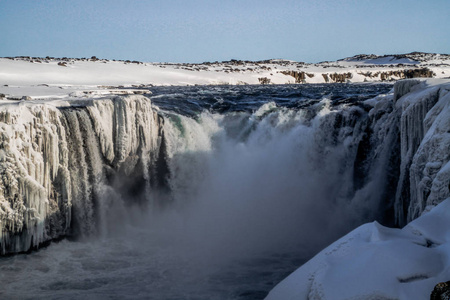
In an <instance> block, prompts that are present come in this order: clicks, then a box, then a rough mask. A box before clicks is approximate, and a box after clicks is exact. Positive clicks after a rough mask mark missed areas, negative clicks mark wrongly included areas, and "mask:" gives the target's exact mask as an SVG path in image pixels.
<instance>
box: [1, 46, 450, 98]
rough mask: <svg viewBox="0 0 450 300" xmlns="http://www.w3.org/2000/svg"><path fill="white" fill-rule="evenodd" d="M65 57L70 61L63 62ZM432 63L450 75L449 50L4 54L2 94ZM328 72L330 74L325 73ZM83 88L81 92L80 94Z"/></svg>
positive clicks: (362, 76) (369, 75) (285, 79)
mask: <svg viewBox="0 0 450 300" xmlns="http://www.w3.org/2000/svg"><path fill="white" fill-rule="evenodd" d="M61 63H64V66H62V65H61ZM425 67H426V68H428V69H430V70H431V71H433V72H434V73H435V77H436V78H445V77H449V76H450V58H449V57H448V56H447V55H441V56H438V55H435V54H429V55H428V56H423V57H422V56H420V55H415V56H414V55H409V56H407V57H400V58H398V57H397V58H396V57H395V56H381V57H377V56H367V57H363V58H361V57H360V58H358V57H357V56H356V57H353V58H348V59H344V60H340V61H337V62H323V63H319V64H305V63H298V62H294V61H286V60H268V61H263V62H240V61H237V62H233V61H232V62H220V63H219V62H217V63H207V64H205V63H204V64H169V63H139V62H136V63H132V62H124V61H109V60H88V59H64V60H63V59H31V58H14V59H8V58H0V94H5V95H7V96H8V97H10V98H11V97H16V98H17V97H19V98H21V97H22V96H30V97H31V98H33V99H42V98H44V99H49V98H50V99H53V98H58V97H64V96H67V95H69V94H71V93H72V94H73V95H78V96H80V95H81V96H82V95H83V94H82V92H83V91H90V92H94V93H95V94H98V93H108V92H107V90H108V89H111V87H117V86H125V87H132V86H133V87H139V86H141V87H145V86H148V85H239V84H260V78H267V79H269V80H270V84H291V83H295V81H296V80H295V78H294V77H293V76H290V75H285V74H283V73H282V72H285V71H295V72H297V73H301V72H304V73H305V74H307V76H304V77H305V79H304V80H303V81H304V82H305V83H325V82H326V78H328V79H329V80H330V82H333V80H332V79H330V78H331V76H332V75H334V74H338V75H339V74H347V76H348V77H347V79H346V81H349V82H377V81H382V80H398V79H401V78H402V76H403V77H404V75H402V72H403V71H404V70H411V69H417V68H425ZM325 75H326V76H325ZM80 93H81V94H80Z"/></svg>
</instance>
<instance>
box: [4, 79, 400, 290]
mask: <svg viewBox="0 0 450 300" xmlns="http://www.w3.org/2000/svg"><path fill="white" fill-rule="evenodd" d="M390 88H391V86H387V85H354V86H352V85H327V86H326V87H325V86H308V85H305V86H292V87H285V86H279V87H276V86H275V87H192V88H181V87H175V88H154V89H153V90H152V91H153V96H152V102H153V105H155V104H156V105H158V106H159V108H158V107H156V106H153V107H152V106H151V104H150V101H148V99H147V98H145V97H142V96H133V97H129V98H120V97H119V98H116V99H104V100H96V101H93V103H90V104H87V105H86V104H82V105H79V106H76V105H72V106H69V107H65V108H59V109H57V108H52V107H40V108H37V110H41V111H43V112H45V113H46V114H48V115H50V116H51V117H47V116H44V115H42V116H41V117H40V119H36V114H35V113H31V116H30V115H28V119H30V120H31V121H30V122H29V123H26V122H25V125H23V127H24V128H23V129H22V127H19V125H14V126H16V127H17V130H18V132H19V134H18V135H17V134H16V137H15V138H14V137H13V136H12V135H11V134H10V133H8V130H6V129H5V128H6V127H5V128H4V132H5V133H4V134H3V136H2V140H3V141H4V143H5V144H6V143H7V144H8V145H12V144H14V143H16V144H17V145H16V146H15V147H16V148H14V149H16V150H11V149H10V148H5V150H4V152H3V154H2V156H1V157H2V160H1V162H2V163H3V164H6V163H8V164H11V166H10V167H9V168H10V169H11V170H13V171H14V172H18V173H20V174H22V175H21V176H23V177H26V176H32V175H30V174H31V173H30V172H31V171H33V172H35V171H34V169H33V170H30V169H32V168H31V166H34V164H35V162H37V163H39V164H42V163H41V161H42V162H43V165H44V166H45V168H42V172H41V173H42V174H41V173H39V174H40V175H38V176H37V179H36V181H37V182H38V183H39V184H42V185H43V186H45V187H46V191H47V192H45V193H44V192H40V193H41V194H38V195H40V196H39V197H41V198H42V197H45V195H53V196H52V197H50V198H51V199H50V205H56V206H58V207H60V209H59V210H57V209H56V208H54V209H52V210H48V211H47V216H48V215H51V216H52V217H50V220H53V221H51V222H49V221H46V220H48V219H49V217H45V214H44V213H42V212H40V213H39V215H38V217H40V218H41V219H40V220H41V221H40V222H38V224H43V225H45V226H42V225H40V226H41V227H39V228H37V227H35V225H34V224H35V223H32V222H31V221H28V222H27V221H23V220H20V219H19V220H17V221H16V222H19V223H20V224H22V226H23V227H24V228H26V229H27V230H30V229H31V228H34V229H33V230H35V231H36V232H37V233H39V232H40V236H41V238H40V239H39V240H38V241H34V242H31V246H33V247H34V246H37V245H38V244H39V243H42V242H43V241H44V240H45V239H46V238H48V237H49V236H51V237H52V238H55V237H58V236H64V235H65V234H72V235H75V237H78V238H81V239H78V240H77V241H67V240H64V241H61V242H59V243H57V244H52V245H51V246H50V247H48V248H47V249H45V250H43V251H39V252H36V253H32V254H29V255H22V256H15V257H9V258H5V259H3V260H0V280H2V282H3V283H4V284H3V285H2V287H1V288H0V295H2V296H5V297H13V298H14V297H20V298H26V297H27V296H29V295H33V297H34V298H35V296H36V295H39V296H38V298H39V297H42V298H46V299H60V298H65V299H67V298H69V299H70V298H73V299H78V298H82V297H83V298H84V297H86V296H90V297H92V298H107V297H111V298H114V297H116V298H120V299H128V298H130V299H148V298H150V299H153V298H154V299H175V298H177V299H179V298H182V299H261V298H263V297H264V296H265V295H266V294H267V292H268V291H269V290H270V289H271V288H272V287H273V286H274V285H275V284H276V283H277V282H278V281H280V280H281V279H282V278H284V277H285V276H286V275H287V274H288V273H289V272H291V271H292V270H293V269H295V268H296V267H297V266H298V265H299V264H301V262H302V261H305V260H306V259H308V258H309V257H311V256H312V255H313V254H314V253H315V252H316V251H318V250H320V249H321V248H322V247H323V246H325V245H327V244H328V243H330V242H331V241H333V240H334V239H336V238H338V237H339V236H341V235H343V234H344V233H346V232H347V231H349V230H351V229H353V228H354V227H355V226H357V225H359V224H361V223H362V222H366V221H371V220H374V219H377V220H379V221H380V222H384V223H386V224H393V223H395V222H396V218H395V216H396V215H398V213H399V212H398V211H397V212H396V211H395V208H396V207H397V206H398V197H399V196H396V189H398V187H397V180H398V177H399V174H400V172H401V168H400V166H401V162H400V160H401V151H402V149H401V147H400V139H401V136H400V131H399V127H400V126H401V122H400V115H399V114H398V113H396V112H395V104H394V102H393V101H392V96H386V95H381V96H379V97H378V98H377V99H376V100H370V101H366V102H364V100H367V99H369V98H372V97H374V96H376V95H377V94H380V93H383V92H387V91H388V90H389V89H390ZM12 111H13V113H12V114H13V115H15V114H18V115H20V114H22V115H21V116H23V114H24V111H25V112H26V113H27V114H28V110H26V109H25V108H21V110H20V109H19V110H18V111H17V110H16V111H15V112H14V110H12ZM0 119H1V120H3V122H5V123H8V122H10V123H11V122H12V123H13V124H15V123H14V122H13V121H14V120H13V121H11V120H10V119H11V118H10V117H9V116H8V115H0ZM35 119H36V120H35ZM8 124H9V123H8ZM27 124H30V125H27ZM48 124H50V125H48ZM20 126H22V125H20ZM34 131H37V132H42V134H41V133H40V134H39V136H42V135H44V136H45V135H49V136H51V137H52V138H45V139H44V142H45V143H47V144H48V145H47V146H45V147H42V146H41V144H36V145H34V146H33V148H32V149H31V150H27V149H29V148H27V147H23V144H25V142H26V141H28V140H32V139H33V138H34V136H36V133H35V132H34ZM19 140H20V141H21V142H20V143H19V142H17V141H19ZM22 141H24V142H22ZM55 143H56V144H57V145H58V147H57V148H55V146H54V145H55ZM52 147H53V148H52ZM42 149H44V150H42ZM49 149H50V150H49ZM51 149H53V150H51ZM8 151H9V152H8ZM27 151H28V152H27ZM52 151H53V152H52ZM47 152H52V154H49V153H47ZM55 152H56V153H55ZM10 153H13V154H14V155H19V156H20V155H22V154H20V153H31V154H30V155H28V154H27V155H28V156H30V157H32V159H29V160H28V166H29V167H28V169H27V170H24V169H21V168H19V167H17V168H16V167H14V168H13V167H12V166H15V165H14V164H13V163H11V162H10V161H9V160H8V159H7V158H8V157H10V156H11V155H12V154H10ZM40 153H44V154H43V157H44V158H42V157H41V155H42V154H40ZM45 157H51V158H52V159H47V158H45ZM4 169H5V168H4ZM33 174H34V173H33ZM8 176H9V177H6V178H8V180H10V182H13V181H14V180H13V179H14V178H15V177H14V175H11V174H9V175H8ZM16 177H18V176H16ZM3 180H4V183H5V182H6V179H3ZM4 185H6V184H4ZM11 186H12V187H14V185H11ZM22 189H25V190H27V191H28V190H29V191H30V192H27V193H28V194H33V193H36V192H35V189H33V188H31V187H28V186H25V187H24V188H22ZM8 192H10V193H12V194H14V193H13V191H8ZM4 194H5V193H4ZM19 194H20V193H19ZM28 194H27V195H28ZM20 195H21V194H20ZM33 195H35V194H33ZM23 197H24V196H23ZM33 197H35V198H36V196H33ZM35 198H29V199H35ZM24 199H25V198H24ZM52 199H55V200H54V201H53V200H52ZM19 200H20V199H19ZM396 201H397V202H396ZM17 203H20V201H19V202H17ZM53 203H54V204H53ZM70 207H71V209H70ZM41 210H42V209H41ZM50 211H52V213H51V214H50ZM58 214H59V215H61V216H59V215H58ZM62 215H63V217H62ZM58 216H59V217H58ZM8 218H10V217H9V215H6V217H3V219H4V220H5V219H8ZM52 218H53V219H52ZM8 220H9V219H8ZM12 220H16V219H12ZM44 221H45V222H44ZM55 222H59V223H58V224H57V226H56V225H55V224H54V223H55ZM69 225H70V226H69ZM2 226H4V227H3V228H7V229H8V228H9V229H11V228H12V227H11V225H7V226H5V225H2ZM36 228H37V229H36ZM55 228H56V229H57V230H56V229H55ZM10 231H11V232H12V230H10ZM17 232H20V231H17ZM51 233H53V235H52V234H51ZM15 234H16V235H15V236H16V237H17V236H19V235H18V233H15ZM10 236H13V235H12V234H9V235H8V234H6V235H5V234H4V235H3V238H2V241H3V242H2V247H4V250H3V252H7V251H5V250H6V249H12V250H11V252H13V251H14V249H15V251H16V252H17V251H26V250H28V245H30V241H29V238H28V239H25V238H19V239H20V240H21V241H22V242H21V243H16V244H15V246H14V247H12V246H8V245H6V242H7V241H8V239H9V238H10ZM23 236H26V235H25V234H23ZM19 244H20V245H19ZM8 247H9V248H8ZM23 282H26V284H25V286H26V287H25V288H24V287H23ZM19 286H20V288H19Z"/></svg>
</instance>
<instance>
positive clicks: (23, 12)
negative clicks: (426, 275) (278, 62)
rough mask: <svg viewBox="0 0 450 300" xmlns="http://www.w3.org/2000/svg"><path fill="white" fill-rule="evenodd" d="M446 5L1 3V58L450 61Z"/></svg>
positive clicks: (363, 0)
mask: <svg viewBox="0 0 450 300" xmlns="http://www.w3.org/2000/svg"><path fill="white" fill-rule="evenodd" d="M449 13H450V1H449V0H428V1H423V0H420V1H419V0H376V1H375V0H374V1H369V0H359V1H358V0H342V1H338V0H334V1H332V0H325V1H314V0H308V1H304V0H278V1H273V0H272V1H268V0H258V1H254V0H209V1H207V0H148V1H146V0H141V1H138V0H124V1H122V0H100V1H95V0H71V1H66V0H55V1H47V0H40V1H37V0H0V56H19V55H26V56H47V55H49V56H55V57H63V56H66V57H91V56H94V55H95V56H97V57H100V58H109V59H130V60H140V61H154V62H169V61H170V62H203V61H215V60H219V61H221V60H229V59H245V60H261V59H269V58H285V59H292V60H296V61H305V62H319V61H324V60H336V59H339V58H344V57H348V56H352V55H355V54H361V53H366V54H372V53H373V54H395V53H407V52H412V51H424V52H437V53H450V38H449V37H450V34H449V29H450V18H449V17H448V15H449Z"/></svg>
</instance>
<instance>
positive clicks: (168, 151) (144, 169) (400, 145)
mask: <svg viewBox="0 0 450 300" xmlns="http://www.w3.org/2000/svg"><path fill="white" fill-rule="evenodd" d="M448 97H449V94H448V84H441V85H436V84H434V85H433V84H431V85H430V86H429V84H428V83H427V82H425V81H417V80H415V81H402V82H399V83H397V84H396V85H395V92H394V95H388V96H384V97H378V98H375V99H373V100H369V101H366V104H364V105H363V106H361V105H342V106H339V107H333V108H329V107H328V105H329V104H327V103H326V102H321V103H320V104H316V105H315V106H311V107H309V108H306V109H300V110H296V111H293V110H287V109H284V110H278V111H273V108H270V107H267V109H266V110H265V108H261V109H260V110H258V111H257V112H256V113H255V114H254V115H253V116H252V117H251V119H248V120H247V119H246V118H247V116H244V119H240V120H237V121H236V118H237V117H231V116H229V117H226V116H225V117H221V118H223V119H222V120H221V121H218V119H217V118H218V117H217V116H213V115H211V116H209V115H205V114H203V115H202V117H201V118H202V121H201V123H198V121H195V120H193V119H190V118H187V117H184V116H181V115H177V114H175V113H170V114H167V113H161V112H158V111H159V110H158V108H155V107H152V105H151V101H150V99H148V98H147V97H145V96H118V97H109V98H104V99H98V100H92V101H78V102H76V101H74V102H73V103H72V104H71V105H70V106H61V107H55V106H52V105H50V104H46V103H43V104H33V103H25V102H18V103H15V104H10V105H4V106H2V108H1V112H0V121H1V137H2V139H1V141H2V150H1V161H0V163H1V171H2V181H1V182H0V186H1V190H2V193H1V195H0V197H1V201H0V203H1V206H0V207H1V211H0V218H1V227H2V231H1V252H2V253H3V254H6V253H17V252H23V251H27V250H29V249H33V248H36V247H38V246H39V245H40V244H42V243H44V242H46V241H49V240H52V239H56V238H58V237H62V236H66V235H90V234H94V233H96V232H98V231H101V230H102V229H101V228H102V225H101V224H102V218H104V214H105V213H106V211H107V207H108V205H110V203H109V202H110V201H112V200H111V199H113V198H114V197H123V198H133V200H129V201H137V202H140V203H142V202H148V203H152V201H154V197H152V195H154V194H155V193H156V191H157V190H160V189H161V188H162V186H166V187H167V188H170V189H171V190H172V192H173V191H176V190H177V189H179V188H180V187H179V186H180V185H182V184H185V183H184V182H181V181H177V178H180V177H181V176H182V174H181V173H180V172H182V171H183V168H182V167H181V166H180V165H179V162H177V159H179V157H182V155H186V154H187V153H193V151H197V152H198V151H210V150H211V145H210V143H211V141H209V139H210V138H211V136H213V135H214V132H217V131H218V130H220V128H214V126H219V127H220V126H223V127H224V128H226V130H227V131H228V132H231V131H230V130H232V129H233V126H234V127H235V126H238V125H239V126H244V127H245V126H247V128H249V129H248V130H251V128H252V127H254V126H260V127H263V126H268V127H267V128H265V129H264V131H261V134H270V131H268V130H274V129H275V128H277V129H276V130H281V129H282V130H284V131H286V130H287V129H286V128H292V127H293V126H298V124H301V125H302V126H303V129H302V130H303V131H302V132H303V133H302V132H301V131H299V133H300V134H305V133H306V131H305V128H309V130H311V132H313V136H314V137H313V138H312V140H311V141H310V142H311V143H312V146H311V148H310V149H309V151H310V152H308V153H309V155H314V157H312V158H313V160H317V161H316V165H315V167H320V164H321V162H320V160H323V159H324V158H326V157H328V158H330V157H333V156H336V155H337V156H336V158H339V159H341V160H342V164H340V165H338V166H337V168H338V169H339V168H340V169H341V170H338V171H337V172H338V173H339V174H341V175H340V176H342V178H343V179H341V180H343V181H341V183H342V186H343V187H341V188H339V189H337V190H336V187H333V189H334V190H333V192H335V193H337V194H338V196H335V197H337V198H339V197H340V198H345V199H347V202H348V203H351V205H354V206H361V207H364V209H365V211H366V213H368V211H372V212H371V214H372V216H373V217H374V218H376V219H378V220H379V221H381V222H384V223H385V224H390V225H400V226H402V225H404V224H406V222H407V221H410V220H412V219H414V218H416V217H417V216H419V215H420V213H421V212H422V211H423V210H424V209H425V208H426V207H427V206H429V205H436V204H438V203H439V202H441V201H443V199H445V198H446V197H447V196H448V186H447V185H446V184H445V183H446V182H448V178H449V171H448V170H449V167H448V160H449V157H448V156H449V153H448V139H446V135H448V133H446V130H447V129H448V127H449V125H448V103H449V99H448ZM372 106H373V107H372ZM311 111H313V114H312V115H308V114H311ZM211 118H212V119H211ZM232 118H234V120H231V119H232ZM280 118H281V119H280ZM208 119H209V120H210V121H208ZM253 119H255V121H251V120H253ZM230 120H231V121H230ZM249 120H250V121H249ZM206 122H211V123H214V124H216V125H213V126H212V127H211V126H210V127H208V128H207V129H205V128H206V127H204V124H205V123H206ZM246 122H247V123H246ZM274 122H275V123H274ZM280 122H281V123H280ZM164 124H165V126H164ZM202 124H203V125H202ZM264 124H267V125H264ZM274 124H275V125H274ZM280 124H281V125H280ZM173 126H175V127H173ZM202 126H203V128H200V127H202ZM196 127H198V128H196ZM270 128H272V129H270ZM283 128H285V129H283ZM180 130H181V131H180ZM205 130H209V131H211V130H212V131H211V132H205ZM233 130H236V128H234V129H233ZM237 130H238V131H239V132H240V133H239V134H241V135H242V134H246V133H245V130H243V129H242V128H239V129H237ZM248 130H247V131H248ZM261 130H262V129H261ZM186 131H187V132H186ZM213 131H214V132H213ZM198 132H204V134H205V136H203V137H199V135H198ZM180 134H181V135H180ZM247 134H248V133H247ZM272 134H273V133H272ZM189 137H191V139H193V140H192V141H191V142H189V139H188V138H189ZM305 141H307V140H305ZM205 143H206V144H205ZM202 145H203V146H202ZM337 146H338V147H337ZM192 147H194V148H192ZM198 147H200V148H201V147H204V148H203V149H198ZM333 147H334V148H333ZM336 147H337V148H336ZM339 147H340V148H339ZM330 149H333V151H334V152H333V151H332V150H330ZM339 149H340V150H339ZM339 151H340V152H339ZM339 153H340V154H339ZM325 161H326V160H325ZM325 161H322V163H324V162H325ZM299 167H300V168H301V166H299ZM170 174H171V176H169V175H170ZM184 175H185V174H184ZM192 175H193V174H191V176H192ZM188 176H189V175H188ZM250 176H251V175H250ZM169 178H170V180H169ZM328 179H329V180H330V182H333V180H332V178H328ZM344 181H345V182H344ZM157 186H159V187H157ZM136 190H137V192H136ZM375 191H377V192H376V193H375ZM130 193H131V194H133V197H127V196H126V195H127V194H130ZM114 195H115V196H114ZM119 195H120V196H119ZM108 201H109V202H108ZM344 203H345V201H344V202H342V203H341V204H342V205H343V204H344ZM368 208H370V209H368Z"/></svg>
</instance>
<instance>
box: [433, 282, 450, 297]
mask: <svg viewBox="0 0 450 300" xmlns="http://www.w3.org/2000/svg"><path fill="white" fill-rule="evenodd" d="M430 300H450V281H447V282H440V283H438V284H436V286H435V287H434V290H433V291H432V292H431V295H430Z"/></svg>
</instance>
